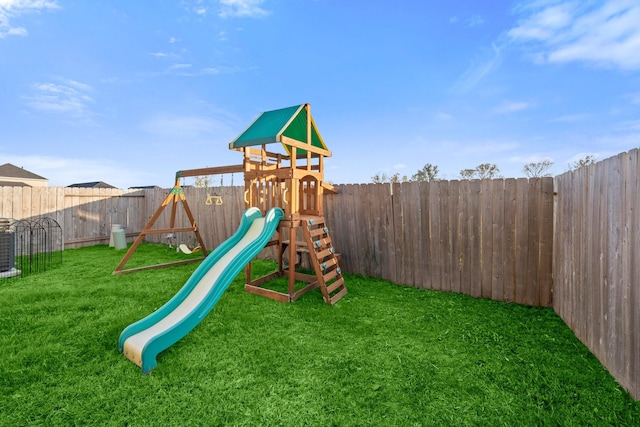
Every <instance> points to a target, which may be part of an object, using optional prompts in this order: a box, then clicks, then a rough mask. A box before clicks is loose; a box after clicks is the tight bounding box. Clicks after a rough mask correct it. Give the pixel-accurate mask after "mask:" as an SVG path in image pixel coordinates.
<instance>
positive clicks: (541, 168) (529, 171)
mask: <svg viewBox="0 0 640 427" xmlns="http://www.w3.org/2000/svg"><path fill="white" fill-rule="evenodd" d="M551 166H553V162H552V161H551V160H547V159H545V160H541V161H539V162H531V163H527V164H526V165H524V167H523V168H522V172H524V174H525V175H526V176H527V178H541V177H543V176H551V174H550V173H549V172H547V171H548V170H549V168H551Z"/></svg>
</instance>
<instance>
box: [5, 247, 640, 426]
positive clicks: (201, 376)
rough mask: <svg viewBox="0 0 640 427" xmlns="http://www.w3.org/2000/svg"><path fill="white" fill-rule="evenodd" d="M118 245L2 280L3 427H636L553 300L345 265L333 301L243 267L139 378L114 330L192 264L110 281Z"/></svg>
mask: <svg viewBox="0 0 640 427" xmlns="http://www.w3.org/2000/svg"><path fill="white" fill-rule="evenodd" d="M137 253H140V256H141V258H142V259H141V260H140V263H141V264H151V263H154V260H159V259H162V260H163V261H166V260H167V259H168V258H171V257H178V256H181V255H180V254H177V253H175V252H171V251H168V250H167V249H166V247H163V246H162V245H141V247H140V248H139V249H138V251H137ZM123 255H124V252H123V251H115V250H114V249H113V248H109V247H108V246H106V245H102V246H93V247H88V248H82V249H73V250H66V251H65V252H64V259H63V264H62V266H61V267H60V268H56V269H54V270H51V271H47V272H44V273H42V274H37V275H32V276H29V277H26V278H24V279H9V280H4V281H3V280H1V279H0V301H2V304H0V348H1V349H2V357H1V358H0V407H1V408H2V410H1V411H0V426H18V425H46V426H68V425H114V426H122V425H162V426H185V425H265V426H269V425H283V426H302V425H327V426H329V425H340V426H351V425H354V426H362V425H371V426H379V425H394V426H404V425H407V426H409V425H413V426H418V425H456V426H471V425H491V426H493V425H563V426H564V425H568V426H590V425H593V426H595V425H638V423H640V403H639V402H634V401H633V400H632V399H631V398H630V397H629V395H628V394H627V393H626V392H625V391H624V390H623V389H622V388H621V387H620V386H619V385H618V384H617V383H616V382H615V381H614V380H613V378H612V377H611V376H610V375H609V373H608V372H607V371H606V370H605V369H604V368H603V367H602V366H601V365H600V363H599V362H598V360H597V359H596V358H595V357H594V356H593V355H592V354H591V353H590V352H589V351H588V349H587V348H586V347H584V345H582V344H581V343H580V341H578V339H576V337H575V336H574V334H573V333H572V332H571V330H569V328H568V327H567V326H566V325H565V324H564V323H563V322H562V320H561V319H560V318H559V317H558V316H557V315H556V314H555V313H554V312H553V310H552V309H550V308H531V307H526V306H522V305H516V304H505V303H499V302H494V301H490V300H482V299H474V298H471V297H468V296H464V295H461V294H454V293H439V292H435V291H425V290H420V289H415V288H408V287H402V286H397V285H393V284H391V283H389V282H386V281H383V280H375V279H369V278H366V279H365V278H363V277H361V276H354V275H347V276H346V283H347V287H348V289H349V294H348V295H347V296H346V297H344V298H343V299H342V300H340V301H339V302H338V303H337V304H336V305H335V306H334V307H329V306H327V305H326V304H325V303H324V302H323V301H322V297H321V295H320V292H319V290H317V289H316V290H313V291H311V292H309V293H307V294H305V295H303V296H302V297H301V298H300V299H299V300H298V301H296V302H295V303H292V304H283V303H278V302H275V301H272V300H269V299H266V298H262V297H259V296H256V295H252V294H249V293H246V292H245V291H244V289H243V283H244V281H243V277H244V276H243V273H241V274H240V275H239V276H238V278H237V279H236V280H235V281H234V283H232V284H231V286H230V287H229V289H228V290H227V291H226V292H225V294H224V295H223V296H222V298H221V299H220V302H219V303H218V304H217V305H216V306H215V307H214V309H213V310H212V312H211V313H210V314H209V315H208V316H207V317H206V318H205V319H204V320H203V321H202V323H201V324H200V325H198V327H196V328H195V329H194V330H193V331H192V332H191V333H190V334H188V335H187V336H186V337H185V338H183V339H182V340H180V341H179V342H178V343H176V344H175V345H173V346H172V347H170V348H169V349H168V350H166V351H164V352H162V353H161V354H160V355H159V358H158V367H157V368H156V369H155V370H153V371H152V373H151V374H150V375H146V376H143V375H142V374H141V370H140V368H139V367H137V366H135V365H134V364H133V363H131V362H129V361H128V360H127V359H126V358H125V357H124V356H123V355H121V354H119V352H118V348H117V343H118V337H119V334H120V332H121V331H122V330H123V329H124V328H125V327H126V326H127V325H129V324H130V323H132V322H134V321H136V320H139V319H140V318H142V317H144V316H146V315H147V314H149V313H151V312H152V311H153V310H155V309H157V308H158V307H159V306H160V305H162V304H163V303H164V302H166V301H167V300H168V299H169V298H171V297H172V296H173V295H174V294H175V293H176V292H177V291H178V289H180V287H181V286H182V285H183V284H184V282H185V281H186V280H187V278H188V277H189V275H190V274H191V273H192V272H193V270H194V269H195V268H196V264H188V265H183V266H179V267H172V268H166V269H162V270H148V271H141V272H137V273H131V274H123V275H112V271H113V269H114V268H115V266H116V265H117V264H118V262H119V261H120V259H121V257H122V256H123ZM156 262H157V261H156ZM274 266H275V265H274V264H273V263H270V262H267V261H254V262H253V270H254V272H256V274H264V273H266V272H268V271H271V270H273V268H274Z"/></svg>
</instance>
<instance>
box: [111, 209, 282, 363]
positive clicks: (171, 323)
mask: <svg viewBox="0 0 640 427" xmlns="http://www.w3.org/2000/svg"><path fill="white" fill-rule="evenodd" d="M283 217H284V212H283V211H282V209H280V208H272V209H270V210H269V211H268V212H267V213H266V215H265V216H264V217H262V214H261V213H260V209H258V208H255V207H254V208H249V209H247V210H246V211H245V212H244V214H243V216H242V219H241V221H240V227H239V228H238V231H236V233H235V234H234V235H233V236H231V237H230V238H229V239H227V240H226V241H224V242H223V243H222V244H221V245H220V246H218V247H217V248H216V249H215V250H214V251H213V252H211V253H210V254H209V255H208V256H207V257H206V258H205V259H204V261H202V263H201V264H200V265H199V266H198V268H197V269H196V270H195V271H194V272H193V274H192V275H191V277H189V279H188V280H187V282H186V283H185V284H184V286H183V287H182V289H180V290H179V291H178V293H177V294H176V295H175V296H174V297H173V298H171V299H170V300H169V301H168V302H167V303H166V304H164V305H163V306H162V307H160V308H159V309H157V310H156V311H154V312H153V313H151V314H150V315H148V316H147V317H145V318H144V319H141V320H139V321H137V322H135V323H133V324H131V325H129V326H127V327H126V328H125V329H124V331H122V333H121V334H120V340H119V342H118V346H119V348H120V352H121V353H124V355H125V356H126V357H127V358H128V359H129V360H131V361H132V362H133V363H135V364H136V365H138V366H140V367H141V368H142V372H143V373H144V374H146V373H148V372H149V371H151V370H152V369H153V368H155V367H156V356H157V355H158V353H160V352H161V351H163V350H166V349H167V348H169V347H170V346H171V345H173V344H174V343H176V342H177V341H178V340H179V339H181V338H182V337H184V336H185V335H186V334H188V333H189V332H190V331H191V330H192V329H193V328H195V327H196V326H197V325H198V323H200V321H201V320H202V319H203V318H204V317H205V316H206V315H207V314H208V313H209V312H210V311H211V309H213V307H214V306H215V305H216V303H217V302H218V300H219V299H220V297H221V296H222V294H223V293H224V291H225V290H227V288H228V287H229V285H230V284H231V282H232V281H233V279H235V278H236V276H237V275H238V273H240V271H242V268H243V267H244V266H245V265H246V264H247V263H249V262H250V261H251V260H252V259H253V258H254V257H255V256H256V255H258V253H259V252H260V251H261V250H262V249H263V248H264V247H265V245H266V244H267V243H268V242H269V240H271V237H272V236H273V233H274V232H275V231H276V228H277V227H278V223H279V222H280V220H281V219H282V218H283Z"/></svg>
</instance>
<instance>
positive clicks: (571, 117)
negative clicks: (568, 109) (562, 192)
mask: <svg viewBox="0 0 640 427" xmlns="http://www.w3.org/2000/svg"><path fill="white" fill-rule="evenodd" d="M591 117H592V115H591V114H565V115H563V116H558V117H554V118H553V119H551V121H552V122H557V123H578V122H584V121H586V120H588V119H590V118H591Z"/></svg>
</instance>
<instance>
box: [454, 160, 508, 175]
mask: <svg viewBox="0 0 640 427" xmlns="http://www.w3.org/2000/svg"><path fill="white" fill-rule="evenodd" d="M460 178H462V179H474V178H477V179H492V178H502V175H500V168H499V167H498V166H497V165H495V164H493V163H481V164H479V165H478V166H476V167H475V169H462V170H461V171H460Z"/></svg>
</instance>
